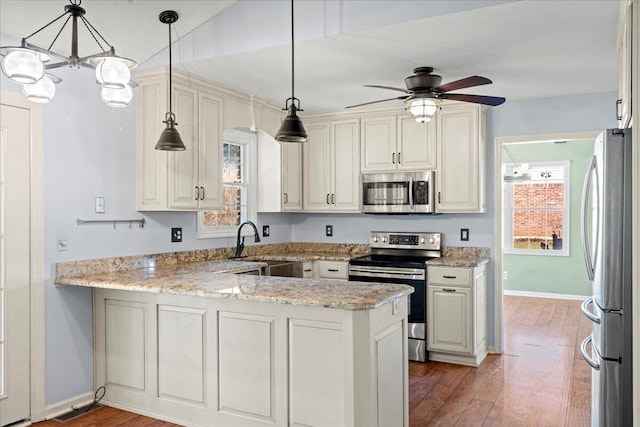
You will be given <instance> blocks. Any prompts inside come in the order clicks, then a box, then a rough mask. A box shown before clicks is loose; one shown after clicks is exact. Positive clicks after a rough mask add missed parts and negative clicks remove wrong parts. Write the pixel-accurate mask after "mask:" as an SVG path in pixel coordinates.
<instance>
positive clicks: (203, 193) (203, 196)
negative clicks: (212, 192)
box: [200, 187, 206, 200]
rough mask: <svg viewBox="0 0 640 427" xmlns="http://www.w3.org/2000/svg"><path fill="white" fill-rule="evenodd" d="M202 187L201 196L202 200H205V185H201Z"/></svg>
mask: <svg viewBox="0 0 640 427" xmlns="http://www.w3.org/2000/svg"><path fill="white" fill-rule="evenodd" d="M200 189H201V190H202V197H200V200H204V198H205V195H206V193H205V190H204V187H200Z"/></svg>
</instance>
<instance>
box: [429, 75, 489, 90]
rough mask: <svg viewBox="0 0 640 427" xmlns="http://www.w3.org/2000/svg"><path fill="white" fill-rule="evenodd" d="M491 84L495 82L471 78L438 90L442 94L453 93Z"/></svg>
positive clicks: (442, 86)
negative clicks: (453, 91)
mask: <svg viewBox="0 0 640 427" xmlns="http://www.w3.org/2000/svg"><path fill="white" fill-rule="evenodd" d="M491 83H493V82H492V81H491V80H489V79H488V78H486V77H481V76H471V77H467V78H465V79H460V80H456V81H453V82H449V83H445V84H443V85H441V86H438V87H437V88H436V89H437V90H439V91H440V92H451V91H452V90H458V89H464V88H468V87H474V86H482V85H490V84H491Z"/></svg>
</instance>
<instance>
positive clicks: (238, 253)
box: [232, 221, 260, 258]
mask: <svg viewBox="0 0 640 427" xmlns="http://www.w3.org/2000/svg"><path fill="white" fill-rule="evenodd" d="M245 225H250V226H251V227H253V235H254V237H255V242H259V241H260V236H259V235H258V228H257V227H256V225H255V224H254V223H253V222H251V221H245V222H243V223H242V224H240V227H238V239H237V240H236V254H235V255H234V256H233V257H232V258H241V257H242V250H243V249H244V236H242V242H241V241H240V235H241V234H242V227H244V226H245Z"/></svg>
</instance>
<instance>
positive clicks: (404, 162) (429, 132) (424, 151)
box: [396, 117, 437, 170]
mask: <svg viewBox="0 0 640 427" xmlns="http://www.w3.org/2000/svg"><path fill="white" fill-rule="evenodd" d="M396 157H397V158H396V163H397V165H398V170H425V169H436V167H437V159H436V121H435V120H432V121H430V122H429V123H418V122H416V121H415V119H413V118H412V117H398V153H397V154H396Z"/></svg>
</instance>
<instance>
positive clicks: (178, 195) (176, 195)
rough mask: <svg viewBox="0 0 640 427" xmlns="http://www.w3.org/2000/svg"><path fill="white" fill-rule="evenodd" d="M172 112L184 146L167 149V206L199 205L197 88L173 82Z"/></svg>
mask: <svg viewBox="0 0 640 427" xmlns="http://www.w3.org/2000/svg"><path fill="white" fill-rule="evenodd" d="M173 112H174V114H175V115H176V122H177V126H176V127H177V129H178V132H179V133H180V137H181V138H182V142H184V145H185V147H187V149H186V150H185V151H171V152H169V208H170V209H196V208H197V207H198V200H197V199H198V196H197V195H198V191H197V189H196V187H197V186H198V148H199V147H198V91H197V90H195V89H191V88H188V87H186V86H181V85H177V84H174V85H173Z"/></svg>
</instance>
